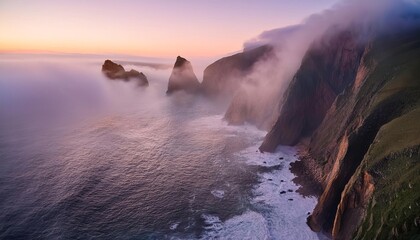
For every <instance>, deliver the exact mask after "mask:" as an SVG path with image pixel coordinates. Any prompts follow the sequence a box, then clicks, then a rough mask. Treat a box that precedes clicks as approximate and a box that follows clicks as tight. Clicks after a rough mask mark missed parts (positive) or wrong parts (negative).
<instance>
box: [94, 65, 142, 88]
mask: <svg viewBox="0 0 420 240" xmlns="http://www.w3.org/2000/svg"><path fill="white" fill-rule="evenodd" d="M102 72H103V73H104V74H105V75H106V76H107V77H108V78H109V79H121V80H124V81H130V80H132V79H134V80H135V81H137V84H138V85H140V86H148V85H149V81H148V80H147V77H146V75H144V74H143V73H142V72H138V71H136V70H134V69H131V70H130V71H125V69H124V67H123V66H121V65H120V64H117V63H114V62H113V61H111V60H105V62H104V64H103V65H102Z"/></svg>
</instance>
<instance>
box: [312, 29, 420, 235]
mask: <svg viewBox="0 0 420 240" xmlns="http://www.w3.org/2000/svg"><path fill="white" fill-rule="evenodd" d="M419 37H420V31H411V32H402V33H399V34H388V35H380V36H378V37H376V38H375V39H374V40H372V41H371V42H370V44H368V46H367V47H366V48H365V52H364V54H363V60H362V62H361V64H360V66H359V67H358V71H357V76H356V78H355V81H354V82H353V84H352V85H351V86H349V87H348V88H346V90H345V91H344V92H343V93H342V94H341V95H339V96H338V97H337V98H336V100H335V102H334V103H333V105H332V107H331V108H330V109H329V110H328V113H327V114H326V117H325V119H324V120H323V122H322V124H321V125H320V126H319V128H318V129H317V131H316V132H315V134H314V135H313V136H312V139H311V143H310V146H309V147H310V150H309V152H310V154H311V156H312V157H313V158H314V159H315V160H316V161H317V162H318V163H319V165H320V166H322V169H323V172H324V176H325V177H324V179H323V185H324V191H323V193H322V195H321V197H320V199H319V202H318V204H317V206H316V207H315V209H314V211H313V214H312V215H311V216H310V217H309V218H308V223H309V225H310V226H311V228H312V229H313V230H315V231H321V230H322V231H327V232H331V233H332V236H333V238H334V239H353V238H355V239H388V238H404V239H405V238H408V237H411V236H414V235H416V234H417V236H418V234H420V230H419V227H418V226H419V221H420V220H419V219H420V217H419V216H420V205H419V203H420V195H419V191H418V189H419V186H420V162H419V161H420V155H419V147H420V138H419V136H420V124H419V123H420V118H419V117H420V115H419V112H420V81H419V78H420V70H419V69H420V61H419V59H420V38H419Z"/></svg>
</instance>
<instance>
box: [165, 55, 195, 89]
mask: <svg viewBox="0 0 420 240" xmlns="http://www.w3.org/2000/svg"><path fill="white" fill-rule="evenodd" d="M199 89H200V82H199V81H198V79H197V77H196V76H195V73H194V71H193V68H192V65H191V63H190V62H189V61H188V60H186V59H185V58H183V57H180V56H178V57H177V58H176V61H175V64H174V67H173V69H172V73H171V76H170V77H169V82H168V90H167V91H166V93H167V94H171V93H173V92H176V91H181V90H182V91H185V92H188V93H196V92H198V90H199Z"/></svg>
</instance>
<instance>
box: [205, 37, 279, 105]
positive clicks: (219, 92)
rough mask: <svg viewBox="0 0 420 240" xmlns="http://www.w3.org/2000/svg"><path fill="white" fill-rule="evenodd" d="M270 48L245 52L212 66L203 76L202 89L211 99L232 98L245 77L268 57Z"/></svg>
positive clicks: (265, 47) (263, 47)
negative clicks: (255, 65) (259, 62)
mask: <svg viewBox="0 0 420 240" xmlns="http://www.w3.org/2000/svg"><path fill="white" fill-rule="evenodd" d="M271 50H272V47H270V46H267V45H265V46H261V47H257V48H254V49H251V50H244V51H243V52H241V53H237V54H235V55H232V56H228V57H224V58H221V59H219V60H217V61H216V62H214V63H212V64H210V65H209V66H208V67H207V68H206V69H205V70H204V75H203V82H202V84H201V89H202V91H203V93H204V94H206V95H207V96H210V97H227V98H231V97H232V96H233V95H234V94H235V92H236V91H238V90H239V88H240V84H241V83H242V82H243V81H244V79H245V76H246V75H247V74H249V73H250V72H251V71H252V68H253V66H254V64H255V63H256V62H258V61H259V60H260V59H262V58H264V57H265V56H267V55H268V54H269V53H270V52H271Z"/></svg>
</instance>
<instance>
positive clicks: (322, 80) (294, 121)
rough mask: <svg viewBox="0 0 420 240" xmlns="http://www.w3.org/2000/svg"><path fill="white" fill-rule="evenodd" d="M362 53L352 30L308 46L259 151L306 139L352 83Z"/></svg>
mask: <svg viewBox="0 0 420 240" xmlns="http://www.w3.org/2000/svg"><path fill="white" fill-rule="evenodd" d="M362 52H363V46H362V45H361V44H359V43H358V35H357V31H355V30H349V31H343V32H340V33H339V34H334V35H332V36H330V35H329V34H328V35H326V36H325V37H324V38H323V39H321V40H319V41H317V42H315V43H314V44H312V46H311V47H310V49H309V51H308V52H307V53H306V55H305V57H304V58H303V60H302V64H301V67H300V68H299V70H298V71H297V73H296V74H295V76H294V78H293V80H292V81H291V83H290V84H289V87H288V89H287V90H286V93H285V96H284V100H283V106H282V107H281V110H280V114H279V115H278V119H277V120H276V121H275V124H274V126H273V127H272V128H271V130H270V131H269V133H268V134H267V136H266V138H265V140H264V142H263V144H262V145H261V147H260V150H261V151H268V152H272V151H274V150H275V149H276V147H277V146H278V145H280V144H281V145H295V144H296V143H297V142H298V141H299V139H301V138H302V137H305V136H310V134H311V133H312V132H313V131H314V130H315V129H316V128H317V127H318V126H319V124H320V123H321V122H322V120H323V118H324V116H325V114H326V112H327V110H328V109H329V108H330V106H331V104H332V103H333V101H334V99H335V98H336V97H337V95H338V94H340V93H341V92H342V91H343V90H344V88H345V87H346V86H348V85H349V84H350V83H351V82H352V81H353V80H354V77H355V75H356V71H357V67H358V65H359V62H360V59H361V55H362Z"/></svg>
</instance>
